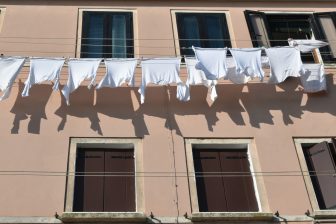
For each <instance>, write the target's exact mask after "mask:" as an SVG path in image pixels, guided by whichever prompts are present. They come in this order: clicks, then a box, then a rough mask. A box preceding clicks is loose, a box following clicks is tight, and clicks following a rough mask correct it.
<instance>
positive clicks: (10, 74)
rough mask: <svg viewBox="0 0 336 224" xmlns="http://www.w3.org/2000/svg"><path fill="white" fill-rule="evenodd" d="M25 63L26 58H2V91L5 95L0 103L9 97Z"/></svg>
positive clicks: (0, 68) (0, 71) (0, 87)
mask: <svg viewBox="0 0 336 224" xmlns="http://www.w3.org/2000/svg"><path fill="white" fill-rule="evenodd" d="M24 63H25V59H24V58H15V57H1V58H0V90H1V91H2V92H3V95H2V96H1V97H0V101H1V100H4V99H6V98H8V97H9V94H10V92H11V89H12V86H13V83H14V81H15V79H16V77H17V76H18V75H19V73H20V71H21V68H22V66H23V65H24Z"/></svg>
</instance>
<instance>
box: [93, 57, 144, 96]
mask: <svg viewBox="0 0 336 224" xmlns="http://www.w3.org/2000/svg"><path fill="white" fill-rule="evenodd" d="M137 63H138V60H137V59H105V66H106V74H105V76H104V78H103V79H102V80H101V81H100V83H99V84H98V86H97V88H96V89H100V88H102V87H110V88H114V87H118V86H121V85H123V84H124V83H127V84H128V85H129V86H134V72H135V68H136V66H137Z"/></svg>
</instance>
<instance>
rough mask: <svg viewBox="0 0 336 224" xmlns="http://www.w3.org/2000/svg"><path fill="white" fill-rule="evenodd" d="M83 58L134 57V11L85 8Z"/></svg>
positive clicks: (82, 29) (82, 40) (81, 53)
mask: <svg viewBox="0 0 336 224" xmlns="http://www.w3.org/2000/svg"><path fill="white" fill-rule="evenodd" d="M81 16H82V18H81V20H80V21H81V23H82V24H81V38H80V40H81V44H80V57H81V58H132V57H134V38H133V36H134V32H133V12H130V11H101V10H96V11H93V10H83V11H82V13H81Z"/></svg>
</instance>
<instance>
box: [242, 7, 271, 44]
mask: <svg viewBox="0 0 336 224" xmlns="http://www.w3.org/2000/svg"><path fill="white" fill-rule="evenodd" d="M244 13H245V18H246V22H247V26H248V29H249V31H250V35H251V39H252V44H253V47H270V46H271V44H270V38H272V37H271V34H270V33H269V30H270V29H269V26H268V23H267V19H266V16H265V13H263V12H256V11H250V10H246V11H245V12H244Z"/></svg>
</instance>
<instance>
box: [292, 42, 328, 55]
mask: <svg viewBox="0 0 336 224" xmlns="http://www.w3.org/2000/svg"><path fill="white" fill-rule="evenodd" d="M288 44H289V46H291V47H296V48H298V49H299V50H300V51H301V52H304V53H307V52H311V51H312V50H314V49H316V48H320V47H324V46H327V45H329V44H328V43H327V42H324V41H320V40H293V39H288Z"/></svg>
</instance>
